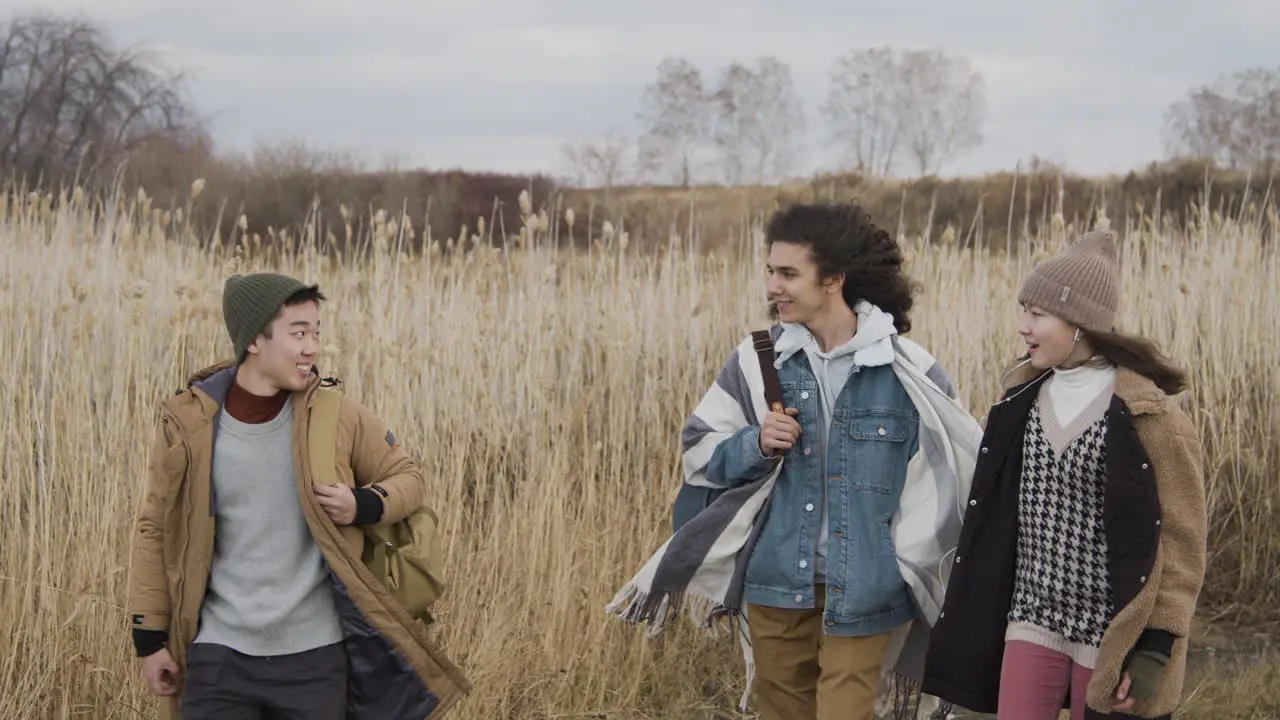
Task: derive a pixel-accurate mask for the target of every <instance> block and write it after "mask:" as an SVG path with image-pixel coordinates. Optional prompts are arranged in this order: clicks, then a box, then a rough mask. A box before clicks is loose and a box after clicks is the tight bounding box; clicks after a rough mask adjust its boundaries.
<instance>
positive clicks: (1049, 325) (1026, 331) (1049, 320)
mask: <svg viewBox="0 0 1280 720" xmlns="http://www.w3.org/2000/svg"><path fill="white" fill-rule="evenodd" d="M1018 334H1019V335H1021V336H1022V339H1023V341H1024V342H1026V343H1027V356H1028V357H1030V358H1031V366H1032V367H1034V368H1036V369H1037V370H1048V369H1049V368H1051V367H1055V366H1056V367H1060V368H1064V369H1066V368H1072V367H1076V366H1078V365H1080V364H1081V363H1083V362H1085V361H1086V360H1088V359H1089V358H1090V357H1091V356H1092V355H1093V349H1092V348H1091V346H1090V345H1089V341H1088V339H1087V338H1085V336H1084V333H1083V332H1081V333H1080V336H1079V339H1077V337H1076V328H1075V326H1073V325H1071V324H1070V323H1068V322H1066V321H1065V320H1063V319H1061V318H1059V317H1056V316H1053V315H1050V314H1049V313H1047V312H1045V311H1044V310H1043V309H1041V308H1039V307H1036V306H1034V305H1033V306H1029V307H1028V306H1023V308H1022V321H1021V323H1020V324H1019V326H1018Z"/></svg>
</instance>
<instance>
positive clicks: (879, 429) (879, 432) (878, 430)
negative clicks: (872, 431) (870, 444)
mask: <svg viewBox="0 0 1280 720" xmlns="http://www.w3.org/2000/svg"><path fill="white" fill-rule="evenodd" d="M876 434H878V435H883V434H884V426H883V425H881V426H880V427H879V428H876Z"/></svg>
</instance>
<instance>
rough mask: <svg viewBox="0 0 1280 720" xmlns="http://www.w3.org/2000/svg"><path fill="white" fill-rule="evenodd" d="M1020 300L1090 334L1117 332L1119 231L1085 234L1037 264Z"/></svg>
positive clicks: (1020, 295)
mask: <svg viewBox="0 0 1280 720" xmlns="http://www.w3.org/2000/svg"><path fill="white" fill-rule="evenodd" d="M1018 302H1020V303H1022V304H1023V305H1027V306H1031V305H1034V306H1036V307H1039V308H1041V309H1043V310H1044V311H1045V312H1047V313H1050V314H1052V315H1055V316H1057V317H1060V318H1062V319H1063V320H1066V321H1067V322H1069V323H1071V324H1072V325H1075V326H1077V327H1080V328H1083V329H1085V330H1093V331H1095V332H1113V331H1114V330H1115V325H1116V310H1117V308H1118V306H1119V304H1120V263H1119V257H1118V254H1117V252H1116V235H1115V233H1113V232H1111V231H1110V230H1094V231H1092V232H1088V233H1085V234H1084V236H1083V237H1081V238H1080V240H1079V241H1077V242H1076V243H1074V244H1073V245H1071V247H1069V248H1067V249H1066V250H1064V251H1063V252H1061V253H1060V254H1058V255H1057V256H1055V257H1052V258H1049V259H1048V260H1045V261H1044V262H1042V263H1040V264H1039V265H1037V266H1036V269H1035V270H1033V271H1032V272H1031V275H1030V277H1028V278H1027V280H1026V282H1025V283H1023V285H1022V291H1021V292H1019V293H1018Z"/></svg>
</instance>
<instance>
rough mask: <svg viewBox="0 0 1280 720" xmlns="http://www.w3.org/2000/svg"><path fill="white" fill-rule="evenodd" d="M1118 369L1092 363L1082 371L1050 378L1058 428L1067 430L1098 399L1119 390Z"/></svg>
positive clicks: (1055, 373)
mask: <svg viewBox="0 0 1280 720" xmlns="http://www.w3.org/2000/svg"><path fill="white" fill-rule="evenodd" d="M1115 383H1116V366H1115V365H1112V364H1111V363H1109V362H1105V361H1098V360H1096V359H1095V360H1094V361H1090V362H1089V363H1087V364H1085V365H1081V366H1080V367H1075V368H1071V369H1070V370H1063V369H1061V368H1058V369H1055V370H1054V371H1053V377H1051V378H1049V382H1048V383H1047V384H1048V386H1049V387H1048V391H1049V399H1050V402H1051V404H1052V405H1053V411H1054V415H1055V416H1056V417H1057V419H1058V425H1060V426H1062V427H1067V426H1068V425H1070V424H1071V423H1072V421H1074V420H1075V419H1076V417H1078V416H1079V415H1080V413H1081V412H1083V411H1084V409H1085V408H1086V407H1088V406H1089V404H1090V403H1092V402H1093V401H1094V400H1095V399H1096V398H1097V397H1098V395H1100V394H1102V393H1104V392H1105V393H1110V392H1111V391H1112V390H1113V389H1114V388H1115Z"/></svg>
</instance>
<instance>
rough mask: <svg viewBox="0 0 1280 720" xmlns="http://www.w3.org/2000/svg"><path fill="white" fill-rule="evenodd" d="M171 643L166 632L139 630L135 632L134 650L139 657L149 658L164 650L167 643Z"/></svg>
mask: <svg viewBox="0 0 1280 720" xmlns="http://www.w3.org/2000/svg"><path fill="white" fill-rule="evenodd" d="M167 642H169V633H167V632H165V631H164V630H138V629H136V628H135V629H134V631H133V650H134V652H136V653H137V654H138V657H147V656H150V655H155V654H156V653H158V652H160V651H161V650H163V649H164V645H165V643H167Z"/></svg>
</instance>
